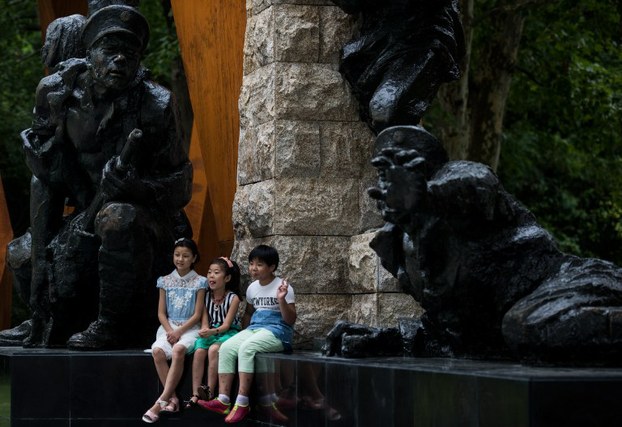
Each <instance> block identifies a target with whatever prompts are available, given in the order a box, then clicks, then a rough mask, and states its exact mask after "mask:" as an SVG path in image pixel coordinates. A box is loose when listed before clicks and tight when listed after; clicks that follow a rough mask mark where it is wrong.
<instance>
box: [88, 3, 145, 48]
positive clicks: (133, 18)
mask: <svg viewBox="0 0 622 427" xmlns="http://www.w3.org/2000/svg"><path fill="white" fill-rule="evenodd" d="M118 33H122V34H128V35H131V36H133V37H135V38H136V40H137V41H138V43H139V44H140V46H141V48H142V50H145V48H146V47H147V43H148V42H149V24H148V23H147V20H146V19H145V17H144V16H143V15H142V14H141V13H140V12H139V11H138V10H137V9H135V8H133V7H131V6H124V5H112V6H106V7H104V8H101V9H99V10H98V11H97V12H95V13H93V15H91V16H90V17H89V19H88V20H87V21H86V24H85V26H84V30H83V31H82V43H84V46H85V47H86V48H87V49H88V48H89V47H91V46H92V45H93V43H95V42H96V41H97V40H99V39H100V38H102V37H103V36H106V35H108V34H118Z"/></svg>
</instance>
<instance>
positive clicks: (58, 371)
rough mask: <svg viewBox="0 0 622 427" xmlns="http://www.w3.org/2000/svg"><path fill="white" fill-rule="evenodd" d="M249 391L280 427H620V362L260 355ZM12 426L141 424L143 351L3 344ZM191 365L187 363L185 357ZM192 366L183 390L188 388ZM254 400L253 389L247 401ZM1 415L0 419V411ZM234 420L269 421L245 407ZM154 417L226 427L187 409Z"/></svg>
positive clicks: (147, 362) (154, 385)
mask: <svg viewBox="0 0 622 427" xmlns="http://www.w3.org/2000/svg"><path fill="white" fill-rule="evenodd" d="M259 359H260V360H261V361H262V363H263V364H262V369H261V370H263V368H267V371H268V372H271V373H270V374H258V375H257V376H256V379H257V381H256V385H257V390H256V392H255V396H259V395H264V394H267V393H270V392H272V391H273V390H274V391H278V392H280V394H281V397H282V398H281V400H280V401H279V405H280V407H281V408H282V412H283V413H285V415H286V416H287V417H288V419H289V420H288V422H287V423H281V424H287V425H288V426H313V427H315V426H374V427H375V426H383V427H389V426H408V427H409V426H418V427H419V426H424V427H425V426H430V427H432V426H434V427H437V426H491V427H499V426H503V427H512V426H516V427H524V426H531V427H544V426H566V427H567V426H599V427H603V426H620V425H622V405H620V404H619V401H620V399H621V396H622V369H606V368H581V369H579V368H576V369H573V368H533V367H525V366H522V365H518V364H511V363H496V362H495V363H493V362H481V361H469V360H459V359H410V358H377V359H376V358H368V359H341V358H325V357H322V356H320V355H318V354H316V353H294V354H292V355H282V354H268V355H262V356H259ZM0 365H1V366H4V367H5V369H6V367H8V371H9V373H10V374H9V376H10V381H11V426H12V427H22V426H42V427H43V426H45V427H55V426H63V427H69V426H71V427H75V426H79V427H82V426H88V427H91V426H143V425H145V424H144V423H143V422H142V421H141V420H140V417H141V415H142V413H143V412H144V411H145V410H146V409H147V408H148V407H149V406H150V405H151V404H153V401H154V400H155V399H156V398H157V396H158V394H159V391H160V386H159V384H158V379H157V377H156V373H155V369H154V367H153V362H152V359H151V356H150V355H149V354H146V353H143V352H141V351H138V350H135V351H112V352H75V351H68V350H53V349H45V350H30V349H28V350H26V349H21V348H0ZM187 367H190V361H189V360H188V361H187ZM190 388H191V387H190V375H189V369H188V371H187V372H186V373H185V374H184V377H183V379H182V383H181V384H180V388H179V393H180V394H181V395H182V396H183V397H184V398H187V397H188V396H189V395H190ZM253 401H254V402H257V401H258V398H257V397H254V398H253ZM0 417H1V416H0ZM250 418H251V419H250V420H248V421H245V422H243V423H241V425H268V424H273V425H276V424H278V423H276V422H275V421H274V420H272V422H270V420H269V419H268V418H266V416H265V414H264V415H262V414H261V413H260V412H259V411H257V410H256V409H255V407H253V412H251V417H250ZM158 424H159V425H162V426H165V425H177V426H184V427H194V426H205V425H210V426H219V425H221V426H222V425H225V424H224V423H223V422H222V416H219V415H216V414H211V413H208V412H205V411H200V410H187V411H183V412H182V413H180V414H178V415H175V416H171V417H168V418H162V419H161V421H160V422H159V423H158Z"/></svg>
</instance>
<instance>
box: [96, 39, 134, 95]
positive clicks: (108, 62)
mask: <svg viewBox="0 0 622 427" xmlns="http://www.w3.org/2000/svg"><path fill="white" fill-rule="evenodd" d="M88 59H89V63H90V65H91V73H92V76H93V79H94V80H95V84H96V85H97V86H99V87H100V88H101V89H102V90H103V91H122V90H124V89H126V88H127V87H128V86H129V84H130V83H131V82H132V81H133V80H134V78H135V76H136V72H137V71H138V67H139V66H140V59H141V49H140V45H139V44H138V42H137V41H136V40H134V39H133V38H132V37H131V36H128V35H124V34H122V33H119V34H111V35H107V36H104V37H102V38H101V39H99V40H98V41H97V42H95V43H94V44H93V46H91V48H90V49H89V52H88Z"/></svg>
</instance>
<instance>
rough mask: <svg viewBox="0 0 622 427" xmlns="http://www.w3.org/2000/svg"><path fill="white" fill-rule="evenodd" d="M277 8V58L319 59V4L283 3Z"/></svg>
mask: <svg viewBox="0 0 622 427" xmlns="http://www.w3.org/2000/svg"><path fill="white" fill-rule="evenodd" d="M274 9H275V10H274V22H275V23H274V28H275V30H276V35H275V48H274V49H275V58H276V61H278V62H317V61H318V59H319V52H320V28H319V26H320V16H319V11H318V8H317V7H312V6H303V5H299V4H296V5H289V4H284V5H281V6H278V7H274Z"/></svg>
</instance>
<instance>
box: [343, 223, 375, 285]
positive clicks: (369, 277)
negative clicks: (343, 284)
mask: <svg viewBox="0 0 622 427" xmlns="http://www.w3.org/2000/svg"><path fill="white" fill-rule="evenodd" d="M373 236H374V233H367V234H359V235H357V236H352V237H351V238H350V248H349V251H348V255H349V257H348V276H349V278H350V281H351V282H352V286H353V288H354V289H355V290H356V291H357V292H360V293H369V292H374V291H375V290H376V285H377V265H378V260H377V255H376V253H375V252H374V251H373V250H372V248H370V247H369V241H370V240H371V239H372V238H373Z"/></svg>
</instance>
